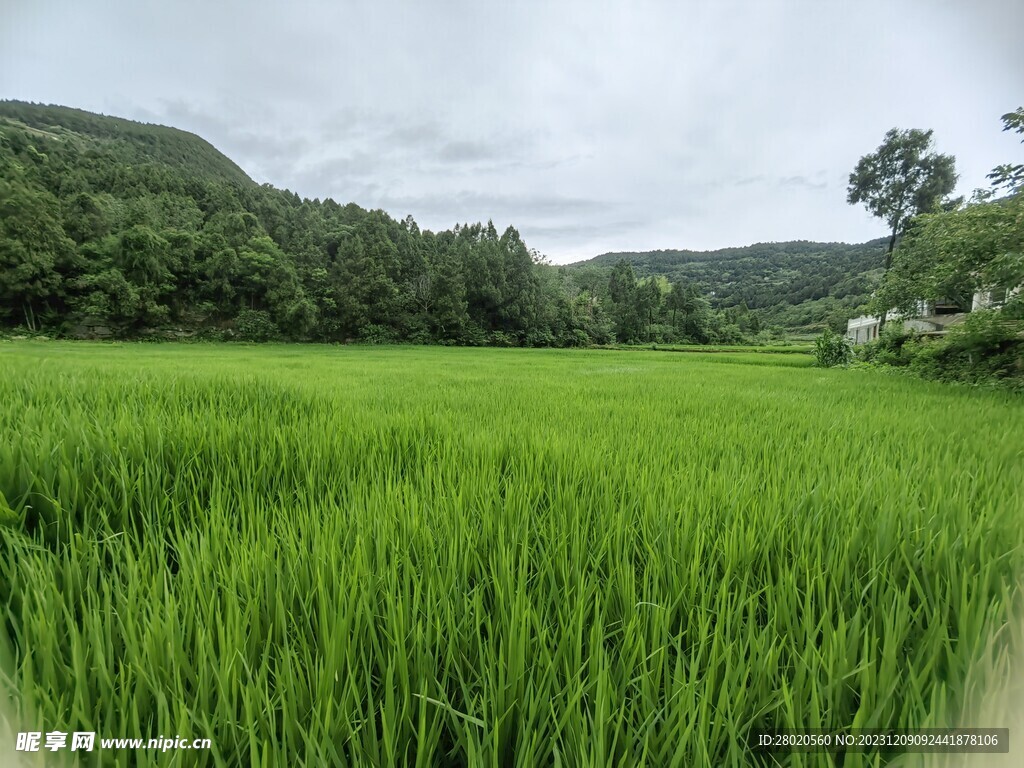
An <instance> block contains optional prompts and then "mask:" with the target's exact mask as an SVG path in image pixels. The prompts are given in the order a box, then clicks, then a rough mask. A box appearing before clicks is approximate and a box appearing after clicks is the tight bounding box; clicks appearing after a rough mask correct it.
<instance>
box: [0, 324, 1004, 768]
mask: <svg viewBox="0 0 1024 768" xmlns="http://www.w3.org/2000/svg"><path fill="white" fill-rule="evenodd" d="M797 357H804V359H805V360H807V361H808V362H809V360H810V358H809V356H796V355H756V354H749V353H748V354H742V355H734V354H730V353H722V354H718V355H714V354H708V355H701V354H675V355H673V354H660V353H651V352H646V353H645V352H631V351H623V352H614V351H599V350H596V351H580V352H574V353H572V354H571V355H570V354H568V353H566V352H560V351H554V350H552V351H530V350H473V349H450V350H439V349H428V348H416V347H391V348H386V349H370V348H366V347H362V348H359V347H276V346H262V347H238V346H234V347H231V346H224V345H209V346H207V345H187V346H175V345H158V346H154V345H150V346H141V345H116V346H111V345H93V344H75V345H72V344H63V343H57V342H50V343H45V344H44V343H40V342H21V343H12V342H5V343H2V345H0V364H2V365H3V369H4V370H5V371H6V372H8V373H9V375H7V376H4V377H3V378H0V431H2V433H3V434H17V435H19V439H18V440H17V441H2V442H0V494H2V496H0V498H2V499H5V500H6V501H4V502H0V506H3V507H4V509H3V510H2V511H3V514H2V515H0V517H2V518H3V519H4V520H5V521H6V523H5V524H4V526H3V527H0V549H2V553H0V590H2V591H0V606H2V608H3V610H4V615H5V616H6V620H5V622H4V623H3V624H0V659H6V660H7V661H6V662H5V666H4V669H3V670H2V672H3V674H0V682H2V681H10V682H11V683H12V684H13V686H14V689H15V690H14V694H15V698H14V702H15V705H16V711H15V713H14V714H15V717H16V722H17V723H30V724H32V726H33V727H35V728H38V727H42V728H43V730H46V729H47V728H49V727H55V726H60V727H61V728H62V729H64V730H95V731H97V732H100V733H102V734H105V735H135V734H138V735H141V736H145V737H149V736H157V735H161V734H162V735H175V734H180V735H181V736H183V737H209V738H211V739H212V741H213V750H212V752H210V753H191V754H187V755H185V756H186V757H187V758H188V761H187V764H189V765H204V764H207V765H213V764H217V765H310V766H312V765H317V766H320V765H421V766H430V765H445V766H478V765H521V766H537V765H559V764H561V765H566V766H568V765H572V766H605V765H636V766H651V767H652V768H654V767H655V766H656V767H657V768H662V767H663V766H697V765H716V766H717V765H732V766H739V765H743V766H746V765H769V764H771V765H788V766H812V765H813V766H818V765H823V764H829V765H832V764H833V763H832V762H831V760H828V758H826V757H824V756H822V755H820V754H818V755H815V754H809V755H800V754H790V753H777V754H775V755H774V756H772V757H769V755H768V754H766V753H755V752H754V751H753V750H752V748H751V746H750V743H749V741H750V738H751V736H752V735H753V734H754V733H756V732H759V731H763V730H766V729H774V728H785V727H800V728H815V727H849V726H851V725H852V726H863V727H873V726H879V727H880V726H892V727H912V726H929V725H946V724H952V723H956V722H961V715H960V713H961V705H962V702H961V698H962V696H963V695H964V694H965V690H966V688H967V681H968V679H969V678H970V677H971V675H972V674H973V672H972V670H974V669H976V667H977V663H979V662H980V661H982V659H981V658H980V657H981V655H982V654H984V653H989V652H990V653H993V654H1001V653H1003V651H1004V650H1005V646H1004V645H1003V644H1002V642H1003V641H1005V639H1006V637H1007V636H1006V634H1005V633H1004V634H1002V635H1000V636H999V637H1001V638H1003V641H998V642H996V643H995V645H992V646H987V645H986V643H987V642H988V641H989V639H990V638H992V637H994V634H993V633H994V632H995V631H996V630H998V629H999V628H1000V627H1002V626H1003V625H1004V624H1005V623H1006V622H1007V621H1008V620H1009V619H1010V618H1011V608H1012V606H1013V603H1014V601H1015V599H1016V596H1017V594H1018V592H1017V590H1018V586H1019V585H1018V579H1019V577H1020V574H1021V573H1022V572H1024V560H1022V557H1024V554H1022V553H1024V546H1022V545H1024V521H1022V518H1021V516H1020V514H1019V511H1020V510H1021V509H1024V463H1022V462H1021V460H1020V459H1021V453H1020V451H1021V446H1020V441H1019V435H1020V434H1021V430H1022V429H1024V412H1022V410H1021V409H1020V408H1019V404H1018V403H1016V402H1011V401H1010V400H1008V399H1007V398H1006V397H1000V396H997V395H996V394H993V393H985V392H977V391H968V390H961V389H949V388H947V387H940V386H933V385H929V384H928V383H925V382H920V381H915V380H911V379H905V378H901V377H880V376H878V374H877V373H875V372H872V371H858V370H846V371H842V372H838V371H830V370H814V371H811V370H810V369H808V368H806V367H792V366H791V365H790V363H791V362H793V360H792V359H793V358H797ZM751 362H758V363H761V364H760V365H757V366H752V365H749V364H748V363H751ZM865 393H870V395H871V396H870V397H866V396H865ZM929 412H931V413H936V414H941V427H938V426H937V424H936V420H935V419H924V418H921V414H922V413H929ZM948 435H955V436H956V439H955V440H949V439H947V438H948ZM967 722H968V723H970V724H975V723H973V722H972V721H970V720H967ZM984 724H985V725H988V724H990V721H986V722H985V723H984ZM112 758H113V756H112V755H106V759H107V760H108V761H109V762H113V759H112ZM167 758H168V755H160V754H153V753H146V752H144V751H139V752H137V753H130V755H129V753H128V752H123V753H120V754H119V759H120V760H121V761H122V764H123V763H124V762H125V761H134V760H138V761H140V762H142V763H147V764H157V762H159V763H160V764H164V761H166V760H167ZM826 760H828V762H827V763H826V762H824V761H826ZM883 762H884V760H883V759H882V758H881V757H880V756H879V755H876V754H871V753H867V754H863V753H861V754H856V753H851V754H848V755H847V756H846V758H845V761H844V762H842V764H843V765H844V766H847V768H849V767H850V766H860V765H881V764H883ZM182 764H186V763H182ZM835 764H839V763H838V762H836V763H835Z"/></svg>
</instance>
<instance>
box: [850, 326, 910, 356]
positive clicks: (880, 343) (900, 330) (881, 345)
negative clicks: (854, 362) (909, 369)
mask: <svg viewBox="0 0 1024 768" xmlns="http://www.w3.org/2000/svg"><path fill="white" fill-rule="evenodd" d="M920 338H921V336H920V334H918V333H917V331H914V330H912V329H909V328H904V327H903V324H902V323H899V322H891V323H887V324H886V325H885V327H884V328H882V332H881V333H880V334H879V336H878V339H876V340H875V341H869V342H868V343H867V344H864V345H863V346H861V347H860V349H859V350H858V351H857V357H858V358H860V359H861V360H863V361H864V362H866V363H878V364H879V365H895V366H906V365H910V361H911V360H912V359H913V357H914V354H915V353H916V351H917V348H918V345H917V342H918V341H919V340H920Z"/></svg>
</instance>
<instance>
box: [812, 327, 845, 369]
mask: <svg viewBox="0 0 1024 768" xmlns="http://www.w3.org/2000/svg"><path fill="white" fill-rule="evenodd" d="M814 359H815V361H816V362H817V364H818V366H819V367H821V368H833V367H835V366H837V365H847V364H849V362H850V361H851V360H853V349H852V347H851V346H850V341H849V339H847V338H846V337H845V336H840V335H839V334H838V333H836V332H834V331H833V330H831V329H830V328H826V329H825V330H824V331H822V333H821V336H819V337H818V338H817V339H815V340H814Z"/></svg>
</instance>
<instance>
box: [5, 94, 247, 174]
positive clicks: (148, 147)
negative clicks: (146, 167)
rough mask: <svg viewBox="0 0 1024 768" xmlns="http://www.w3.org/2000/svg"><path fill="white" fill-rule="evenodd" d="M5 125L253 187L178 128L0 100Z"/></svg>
mask: <svg viewBox="0 0 1024 768" xmlns="http://www.w3.org/2000/svg"><path fill="white" fill-rule="evenodd" d="M4 123H7V124H9V125H13V126H18V127H22V128H25V129H28V130H29V131H31V132H34V133H36V134H37V135H45V136H48V137H49V138H51V139H56V140H64V141H75V142H78V143H79V144H81V145H82V148H83V149H86V148H93V149H101V150H102V149H108V150H111V151H113V152H115V153H116V154H117V156H118V158H119V159H120V160H121V161H122V162H126V163H132V162H133V163H150V162H157V163H162V164H165V165H169V166H172V167H174V168H176V169H178V170H180V171H184V172H187V173H192V174H196V175H199V176H201V177H206V178H209V179H211V180H219V181H226V182H230V183H234V184H239V185H250V184H254V183H255V182H253V180H252V179H250V178H249V176H248V175H247V174H246V173H245V171H243V170H242V169H241V168H239V167H238V166H237V165H235V163H233V162H232V161H231V160H230V159H228V158H227V157H226V156H225V155H223V154H222V153H221V152H219V151H218V150H217V149H216V148H215V147H214V146H213V145H212V144H210V143H209V142H208V141H206V140H205V139H202V138H200V137H199V136H196V135H195V134H192V133H188V132H187V131H182V130H179V129H177V128H168V127H166V126H163V125H151V124H149V123H138V122H135V121H134V120H125V119H123V118H119V117H107V116H105V115H97V114H94V113H92V112H85V111H84V110H81V109H72V108H70V107H59V106H50V105H42V104H30V103H28V102H24V101H0V125H2V124H4Z"/></svg>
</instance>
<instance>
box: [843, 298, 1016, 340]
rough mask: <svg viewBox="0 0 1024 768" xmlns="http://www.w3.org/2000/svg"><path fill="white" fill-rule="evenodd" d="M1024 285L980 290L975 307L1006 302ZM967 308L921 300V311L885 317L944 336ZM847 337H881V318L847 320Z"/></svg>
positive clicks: (973, 307)
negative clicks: (879, 332)
mask: <svg viewBox="0 0 1024 768" xmlns="http://www.w3.org/2000/svg"><path fill="white" fill-rule="evenodd" d="M1022 289H1024V286H1018V287H1017V288H1015V289H1013V290H1010V291H1007V290H1006V289H999V290H989V291H978V292H977V293H975V294H974V297H973V300H972V301H971V311H974V310H977V309H992V308H998V307H1001V306H1003V304H1005V303H1006V302H1007V301H1008V300H1009V299H1010V298H1012V297H1013V296H1016V295H1017V294H1018V293H1020V292H1021V290H1022ZM966 314H967V313H966V312H964V311H963V309H961V308H960V307H959V306H958V305H957V304H956V303H954V302H953V301H952V300H950V299H937V300H935V301H919V302H917V313H916V314H915V315H913V316H912V317H907V316H901V315H900V314H899V313H897V312H895V311H894V310H890V311H889V312H888V313H886V316H885V321H886V322H887V323H888V322H890V321H893V320H895V321H897V322H900V323H902V325H903V327H904V328H911V329H913V330H915V331H918V332H919V333H922V334H925V335H928V336H941V335H943V334H945V333H946V331H947V330H949V327H950V326H952V325H956V324H957V323H962V322H963V319H964V317H965V316H966ZM846 338H848V339H849V340H850V341H852V342H853V343H854V344H864V343H866V342H869V341H873V340H874V339H877V338H878V318H877V317H871V316H870V315H861V316H860V317H855V318H853V319H852V320H848V321H847V323H846Z"/></svg>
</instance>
